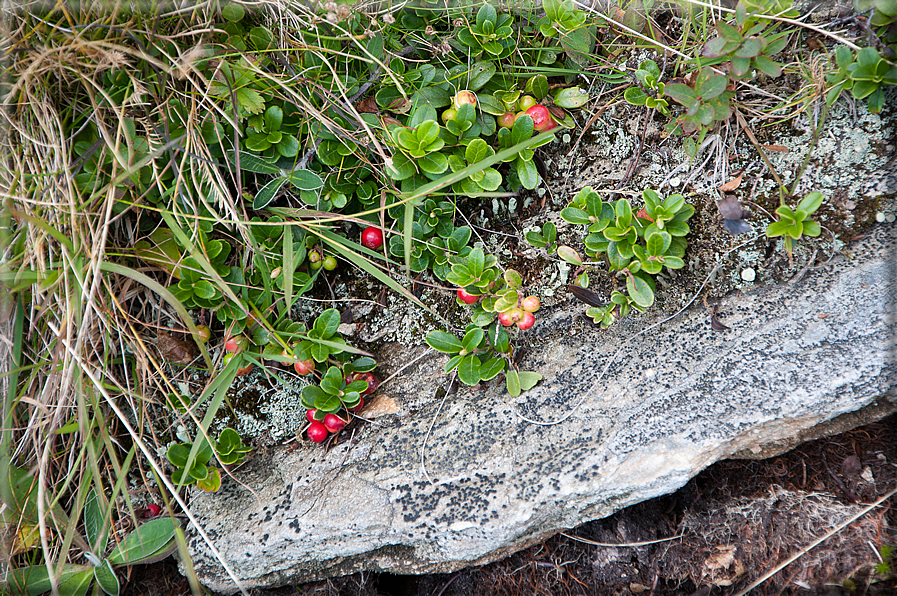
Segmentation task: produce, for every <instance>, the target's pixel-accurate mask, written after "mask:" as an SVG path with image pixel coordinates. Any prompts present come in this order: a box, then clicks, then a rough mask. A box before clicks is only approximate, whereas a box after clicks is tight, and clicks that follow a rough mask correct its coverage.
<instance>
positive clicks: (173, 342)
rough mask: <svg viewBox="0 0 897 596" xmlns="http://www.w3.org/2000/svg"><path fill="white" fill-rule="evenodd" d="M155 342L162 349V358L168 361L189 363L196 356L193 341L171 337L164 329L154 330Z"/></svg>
mask: <svg viewBox="0 0 897 596" xmlns="http://www.w3.org/2000/svg"><path fill="white" fill-rule="evenodd" d="M156 343H157V345H158V346H159V350H161V351H162V358H164V359H165V360H167V361H168V362H177V363H178V364H190V363H191V362H193V359H194V358H196V345H195V344H194V343H193V342H190V341H184V340H183V339H178V338H176V337H172V336H171V335H169V334H167V333H165V332H164V331H158V332H156Z"/></svg>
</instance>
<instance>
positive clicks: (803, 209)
mask: <svg viewBox="0 0 897 596" xmlns="http://www.w3.org/2000/svg"><path fill="white" fill-rule="evenodd" d="M821 205H822V193H820V192H811V193H810V194H808V195H807V196H805V197H804V198H803V199H801V201H800V203H798V204H797V209H796V210H794V209H791V207H789V206H787V205H782V206H781V207H779V208H778V209H776V213H777V214H778V216H779V220H778V221H774V222H772V223H771V224H769V225H768V226H767V227H766V236H767V237H769V238H775V237H778V236H783V237H784V242H785V250H786V251H787V252H788V256H789V257H791V251H792V249H793V247H794V241H795V240H800V239H801V238H802V237H803V236H811V237H816V236H818V235H819V234H820V233H821V232H822V230H821V229H820V227H819V224H818V223H816V222H815V221H813V220H812V219H810V215H812V214H813V213H815V212H816V210H817V209H819V207H820V206H821Z"/></svg>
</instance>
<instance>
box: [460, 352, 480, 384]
mask: <svg viewBox="0 0 897 596" xmlns="http://www.w3.org/2000/svg"><path fill="white" fill-rule="evenodd" d="M458 379H460V380H461V382H462V383H464V384H465V385H476V384H477V383H479V382H480V359H479V358H478V357H477V356H475V355H474V354H468V355H467V356H464V357H463V358H462V359H461V362H460V363H459V364H458Z"/></svg>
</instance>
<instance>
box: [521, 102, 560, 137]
mask: <svg viewBox="0 0 897 596" xmlns="http://www.w3.org/2000/svg"><path fill="white" fill-rule="evenodd" d="M526 115H527V116H529V117H530V118H532V119H533V128H535V129H536V132H545V131H546V130H551V129H552V128H554V127H555V126H557V123H556V122H555V121H554V120H553V119H552V117H551V112H549V111H548V108H546V107H545V106H543V105H534V106H533V107H531V108H530V109H528V110H527V111H526Z"/></svg>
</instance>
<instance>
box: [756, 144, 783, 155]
mask: <svg viewBox="0 0 897 596" xmlns="http://www.w3.org/2000/svg"><path fill="white" fill-rule="evenodd" d="M760 146H761V147H763V148H764V149H766V150H767V151H775V152H776V153H788V152H789V151H791V150H790V149H789V148H788V147H785V146H784V145H760Z"/></svg>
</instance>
